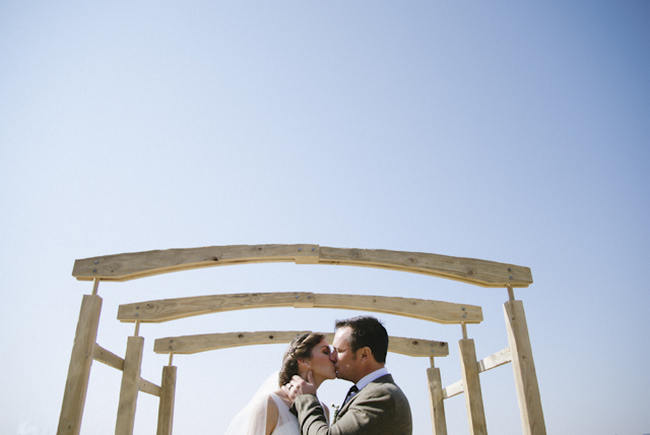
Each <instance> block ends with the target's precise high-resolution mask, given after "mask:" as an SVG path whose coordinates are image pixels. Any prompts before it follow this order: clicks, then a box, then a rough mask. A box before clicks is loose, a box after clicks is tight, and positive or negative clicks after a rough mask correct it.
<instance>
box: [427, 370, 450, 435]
mask: <svg viewBox="0 0 650 435" xmlns="http://www.w3.org/2000/svg"><path fill="white" fill-rule="evenodd" d="M427 381H428V384H429V404H430V406H431V420H432V423H433V435H447V418H446V417H445V403H444V397H443V394H442V378H441V377H440V369H439V368H436V367H429V368H427Z"/></svg>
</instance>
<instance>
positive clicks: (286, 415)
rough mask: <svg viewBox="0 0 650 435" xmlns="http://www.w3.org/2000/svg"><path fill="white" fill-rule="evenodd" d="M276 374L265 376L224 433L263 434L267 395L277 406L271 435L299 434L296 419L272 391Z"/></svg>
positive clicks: (228, 434)
mask: <svg viewBox="0 0 650 435" xmlns="http://www.w3.org/2000/svg"><path fill="white" fill-rule="evenodd" d="M277 380H278V374H277V373H275V374H273V375H271V376H270V377H269V378H267V380H266V381H264V383H263V384H262V386H261V387H260V389H259V390H257V392H256V393H255V395H254V396H253V398H252V399H251V401H250V402H248V404H247V405H246V406H245V407H244V408H243V409H242V410H241V411H239V412H238V413H237V415H236V416H235V418H233V420H232V421H231V422H230V425H229V426H228V429H227V430H226V435H265V434H266V408H267V404H268V400H269V397H270V398H271V399H273V402H275V405H276V406H277V408H278V423H277V425H276V426H275V429H274V430H273V432H271V435H300V428H299V427H298V419H297V418H296V416H295V415H293V414H292V413H291V411H290V410H289V407H288V406H287V404H286V403H284V401H283V400H282V399H281V398H280V397H278V396H277V395H276V394H275V393H274V392H273V391H275V390H277V388H278V385H277V382H278V381H277Z"/></svg>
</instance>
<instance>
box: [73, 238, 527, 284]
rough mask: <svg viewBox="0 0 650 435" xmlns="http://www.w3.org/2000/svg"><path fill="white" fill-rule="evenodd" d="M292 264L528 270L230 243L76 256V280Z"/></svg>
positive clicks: (491, 277) (453, 271) (457, 272)
mask: <svg viewBox="0 0 650 435" xmlns="http://www.w3.org/2000/svg"><path fill="white" fill-rule="evenodd" d="M265 262H294V263H296V264H340V265H347V266H365V267H378V268H384V269H391V270H399V271H404V272H415V273H423V274H426V275H433V276H438V277H441V278H448V279H453V280H457V281H462V282H466V283H468V284H474V285H479V286H482V287H512V288H514V287H528V286H529V285H530V284H532V282H533V278H532V274H531V272H530V268H528V267H525V266H516V265H514V264H506V263H497V262H495V261H487V260H478V259H474V258H463V257H450V256H447V255H438V254H427V253H423V252H406V251H389V250H385V249H350V248H330V247H327V246H319V245H231V246H208V247H203V248H188V249H167V250H158V251H143V252H131V253H127V254H116V255H105V256H101V257H91V258H84V259H81V260H76V261H75V263H74V268H73V270H72V276H74V277H75V278H77V279H79V280H85V281H92V280H94V279H99V280H102V281H127V280H130V279H134V278H142V277H145V276H150V275H158V274H161V273H169V272H176V271H181V270H188V269H195V268H201V267H210V266H223V265H231V264H244V263H265Z"/></svg>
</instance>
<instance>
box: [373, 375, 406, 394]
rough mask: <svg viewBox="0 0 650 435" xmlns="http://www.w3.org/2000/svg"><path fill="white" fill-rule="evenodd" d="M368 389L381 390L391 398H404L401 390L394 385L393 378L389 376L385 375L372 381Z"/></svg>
mask: <svg viewBox="0 0 650 435" xmlns="http://www.w3.org/2000/svg"><path fill="white" fill-rule="evenodd" d="M368 387H371V388H370V389H371V390H381V391H384V392H387V393H388V394H390V395H391V396H401V397H404V398H406V396H405V395H404V392H403V391H402V389H401V388H400V387H399V386H398V385H397V384H396V383H395V381H394V380H393V377H392V376H391V375H390V374H386V375H384V376H382V377H380V378H377V379H375V380H374V381H372V382H371V383H370V384H369V385H368Z"/></svg>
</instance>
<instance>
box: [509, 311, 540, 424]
mask: <svg viewBox="0 0 650 435" xmlns="http://www.w3.org/2000/svg"><path fill="white" fill-rule="evenodd" d="M503 312H504V315H505V318H506V329H507V330H508V342H509V344H510V352H511V354H512V370H513V371H514V375H515V385H516V387H517V399H518V400H519V413H520V415H521V425H522V429H523V433H524V434H526V435H544V434H546V425H545V423H544V413H543V412H542V399H541V397H540V394H539V386H538V384H537V374H536V372H535V362H534V361H533V350H532V347H531V345H530V338H529V336H528V326H527V325H526V315H525V313H524V304H523V303H522V302H521V301H520V300H512V301H508V302H506V303H505V304H503Z"/></svg>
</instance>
